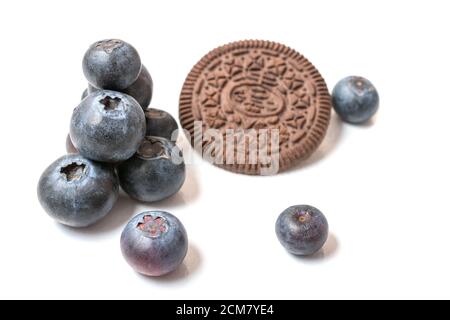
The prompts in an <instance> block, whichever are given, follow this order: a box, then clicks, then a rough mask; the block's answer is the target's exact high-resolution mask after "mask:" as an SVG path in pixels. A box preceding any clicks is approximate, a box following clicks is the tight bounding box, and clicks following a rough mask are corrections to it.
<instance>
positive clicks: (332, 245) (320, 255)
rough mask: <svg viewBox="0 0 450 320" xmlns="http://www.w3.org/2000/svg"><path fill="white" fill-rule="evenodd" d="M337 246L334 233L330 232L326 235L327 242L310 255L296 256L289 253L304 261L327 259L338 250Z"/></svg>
mask: <svg viewBox="0 0 450 320" xmlns="http://www.w3.org/2000/svg"><path fill="white" fill-rule="evenodd" d="M338 247H339V243H338V240H337V238H336V236H335V235H334V234H332V233H330V234H329V235H328V239H327V242H325V244H324V246H323V247H322V249H320V250H319V251H317V252H316V253H314V254H313V255H311V256H296V255H294V254H291V255H292V257H294V258H295V259H298V260H301V261H305V262H316V261H323V260H326V259H329V258H331V257H332V256H334V255H335V254H336V252H337V251H338Z"/></svg>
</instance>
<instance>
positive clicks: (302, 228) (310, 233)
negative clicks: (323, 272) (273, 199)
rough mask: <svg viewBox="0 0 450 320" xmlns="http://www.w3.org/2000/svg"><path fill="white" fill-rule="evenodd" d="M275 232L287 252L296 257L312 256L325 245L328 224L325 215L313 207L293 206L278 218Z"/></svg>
mask: <svg viewBox="0 0 450 320" xmlns="http://www.w3.org/2000/svg"><path fill="white" fill-rule="evenodd" d="M275 231H276V234H277V237H278V240H279V241H280V242H281V244H282V245H283V246H284V247H285V248H286V250H287V251H289V252H290V253H292V254H295V255H311V254H313V253H315V252H317V251H319V250H320V249H321V248H322V246H323V245H324V244H325V242H326V240H327V238H328V222H327V219H326V218H325V216H324V215H323V213H322V212H320V211H319V210H318V209H316V208H314V207H312V206H307V205H298V206H292V207H289V208H287V209H286V210H284V211H283V212H282V213H281V215H280V216H279V217H278V220H277V222H276V226H275Z"/></svg>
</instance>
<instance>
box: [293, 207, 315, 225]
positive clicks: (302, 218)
mask: <svg viewBox="0 0 450 320" xmlns="http://www.w3.org/2000/svg"><path fill="white" fill-rule="evenodd" d="M295 217H296V219H297V220H298V221H299V222H300V223H305V222H308V221H309V220H310V219H311V213H310V212H309V211H308V210H304V209H302V210H299V211H297V212H296V213H295Z"/></svg>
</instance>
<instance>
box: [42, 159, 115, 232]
mask: <svg viewBox="0 0 450 320" xmlns="http://www.w3.org/2000/svg"><path fill="white" fill-rule="evenodd" d="M37 191H38V198H39V201H40V203H41V205H42V207H43V208H44V209H45V211H46V212H47V213H48V214H49V215H50V216H51V217H52V218H53V219H55V220H56V221H58V222H59V223H62V224H65V225H68V226H71V227H86V226H89V225H91V224H94V223H95V222H97V221H98V220H100V219H101V218H103V217H104V216H105V215H106V214H107V213H108V212H109V211H110V210H111V209H112V207H113V205H114V203H115V202H116V200H117V197H118V194H119V183H118V179H117V176H116V174H115V172H114V169H113V168H111V167H110V166H108V165H105V164H101V163H98V162H94V161H91V160H88V159H86V158H84V157H82V156H80V155H76V154H70V155H66V156H63V157H61V158H59V159H58V160H56V161H55V162H53V163H52V164H51V165H50V166H49V167H48V168H47V169H46V170H45V171H44V173H43V174H42V175H41V178H40V179H39V183H38V190H37Z"/></svg>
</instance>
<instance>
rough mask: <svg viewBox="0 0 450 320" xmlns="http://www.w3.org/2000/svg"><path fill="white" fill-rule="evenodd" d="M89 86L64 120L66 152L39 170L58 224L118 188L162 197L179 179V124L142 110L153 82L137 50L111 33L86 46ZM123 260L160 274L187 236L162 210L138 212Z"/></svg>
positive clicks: (99, 204)
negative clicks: (67, 122) (67, 131)
mask: <svg viewBox="0 0 450 320" xmlns="http://www.w3.org/2000/svg"><path fill="white" fill-rule="evenodd" d="M83 72H84V75H85V76H86V78H87V80H88V82H89V85H88V89H86V90H85V92H84V93H83V96H82V101H81V102H80V104H79V105H78V106H77V107H76V108H75V109H74V111H73V114H72V118H71V121H70V137H69V139H68V141H69V142H70V144H71V146H72V148H71V151H72V152H70V153H69V154H67V155H65V156H62V157H61V158H59V159H57V160H56V161H54V162H53V163H52V164H51V165H50V166H49V167H48V168H47V169H46V170H45V171H44V172H43V173H42V175H41V178H40V180H39V183H38V198H39V201H40V203H41V205H42V206H43V208H44V209H45V211H46V212H47V213H48V214H49V215H50V216H51V217H52V218H54V219H55V220H56V221H57V222H59V223H62V224H64V225H67V226H70V227H78V228H79V227H87V226H90V225H92V224H94V223H96V222H97V221H99V220H100V219H102V218H103V217H105V216H106V215H107V214H108V213H109V212H110V211H111V209H112V208H113V206H114V204H115V203H116V201H117V199H118V195H119V186H120V187H121V188H122V189H123V190H124V191H125V192H126V193H127V194H128V195H129V196H130V197H132V198H134V199H136V200H139V201H144V202H154V201H159V200H162V199H165V198H168V197H170V196H172V195H174V194H175V193H177V192H178V190H179V189H180V188H181V187H182V185H183V183H184V180H185V164H184V161H183V155H182V153H181V151H180V149H179V148H178V147H177V146H176V144H175V142H174V141H176V140H177V135H178V125H177V123H176V121H175V119H174V118H173V117H172V116H171V115H170V114H168V113H167V112H165V111H162V110H158V109H152V108H149V105H150V101H151V98H152V92H153V81H152V78H151V76H150V73H149V72H148V70H147V68H146V67H145V66H143V65H142V63H141V59H140V57H139V54H138V52H137V51H136V49H135V48H134V47H133V46H131V45H130V44H128V43H126V42H124V41H121V40H116V39H110V40H103V41H99V42H96V43H94V44H93V45H91V46H90V47H89V49H88V50H87V52H86V54H85V55H84V58H83ZM121 246H122V252H123V255H124V257H125V258H126V260H127V261H128V262H129V263H130V265H131V266H133V267H134V268H135V269H136V270H137V271H138V272H141V273H144V274H147V275H161V274H165V273H168V272H170V271H173V270H174V269H175V268H176V267H177V266H178V265H179V264H180V263H181V262H182V261H183V259H184V257H185V255H186V251H187V236H186V231H185V230H184V227H183V225H182V224H181V222H180V221H179V220H178V219H177V218H176V217H174V216H173V215H171V214H169V213H167V212H161V211H158V212H144V213H142V214H140V215H138V216H136V217H134V218H133V219H132V220H131V221H130V222H129V223H128V225H127V227H126V228H125V230H124V231H123V234H122V239H121Z"/></svg>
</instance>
